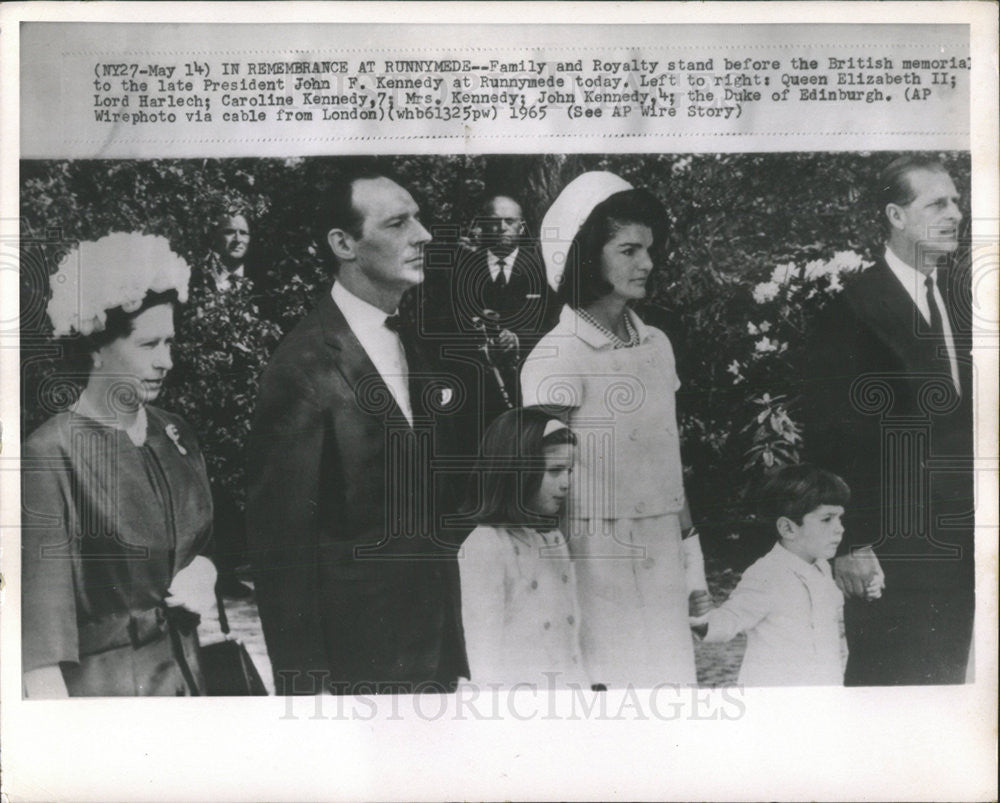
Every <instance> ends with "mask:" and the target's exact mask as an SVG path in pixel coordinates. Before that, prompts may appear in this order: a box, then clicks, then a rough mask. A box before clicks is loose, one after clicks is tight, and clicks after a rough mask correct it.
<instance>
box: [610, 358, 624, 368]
mask: <svg viewBox="0 0 1000 803" xmlns="http://www.w3.org/2000/svg"><path fill="white" fill-rule="evenodd" d="M611 367H612V368H614V369H615V370H616V371H620V370H621V369H622V362H621V360H612V361H611Z"/></svg>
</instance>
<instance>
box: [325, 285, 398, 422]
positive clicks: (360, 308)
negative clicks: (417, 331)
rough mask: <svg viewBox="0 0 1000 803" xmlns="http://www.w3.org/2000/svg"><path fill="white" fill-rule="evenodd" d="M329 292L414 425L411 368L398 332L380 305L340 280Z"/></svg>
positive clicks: (393, 395)
mask: <svg viewBox="0 0 1000 803" xmlns="http://www.w3.org/2000/svg"><path fill="white" fill-rule="evenodd" d="M330 295H331V297H332V298H333V301H334V303H335V304H336V305H337V306H338V307H339V308H340V311H341V312H342V313H343V314H344V317H345V318H346V319H347V325H348V326H350V327H351V331H352V332H354V335H355V337H357V339H358V340H359V341H360V343H361V347H362V348H363V349H364V350H365V352H366V353H367V354H368V357H369V359H371V361H372V364H373V365H374V366H375V368H376V369H377V370H378V372H379V375H380V376H381V377H382V380H383V381H384V382H385V384H386V385H387V386H388V388H389V392H390V393H392V397H393V398H394V399H395V400H396V404H398V405H399V409H400V410H402V411H403V415H405V416H406V420H407V421H408V422H409V423H410V425H411V426H412V425H413V408H412V407H411V406H410V386H409V376H410V371H409V367H408V365H407V363H406V352H405V351H404V350H403V343H402V342H401V341H400V339H399V335H398V334H396V333H395V332H393V331H392V330H391V329H389V328H388V327H387V326H386V325H385V319H386V318H387V317H388V316H387V315H386V314H385V313H384V312H383V311H382V310H380V309H379V308H378V307H375V306H373V305H371V304H369V303H368V302H367V301H362V300H361V299H360V298H358V297H357V296H356V295H354V294H353V293H352V292H351V291H350V290H348V289H346V288H345V287H344V286H343V285H342V284H341V283H340V282H334V284H333V289H332V290H331V291H330Z"/></svg>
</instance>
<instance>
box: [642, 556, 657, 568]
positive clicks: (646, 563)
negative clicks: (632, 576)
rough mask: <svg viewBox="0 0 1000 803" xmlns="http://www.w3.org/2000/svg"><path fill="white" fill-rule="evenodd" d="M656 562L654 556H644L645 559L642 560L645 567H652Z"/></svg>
mask: <svg viewBox="0 0 1000 803" xmlns="http://www.w3.org/2000/svg"><path fill="white" fill-rule="evenodd" d="M655 564H656V561H655V560H653V559H652V558H644V559H643V561H642V568H643V569H652V568H653V566H654V565H655Z"/></svg>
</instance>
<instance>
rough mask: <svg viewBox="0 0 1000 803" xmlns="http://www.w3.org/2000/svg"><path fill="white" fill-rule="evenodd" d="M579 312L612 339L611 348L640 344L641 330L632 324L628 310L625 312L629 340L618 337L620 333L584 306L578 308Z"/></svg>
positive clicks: (624, 347)
mask: <svg viewBox="0 0 1000 803" xmlns="http://www.w3.org/2000/svg"><path fill="white" fill-rule="evenodd" d="M577 314H578V315H579V316H580V317H581V318H583V319H584V320H585V321H586V322H587V323H589V324H590V325H591V326H594V327H596V328H597V329H599V330H600V331H601V333H602V334H604V335H606V336H607V338H608V339H609V340H610V341H611V348H613V349H628V348H634V347H635V346H638V345H639V332H638V330H637V329H636V328H635V326H633V325H632V318H631V316H630V315H629V314H628V312H626V313H625V331H626V333H627V334H628V340H622V339H621V338H620V337H618V335H616V334H615V333H614V332H612V331H611V330H610V329H608V328H607V327H606V326H604V325H603V324H601V323H599V322H598V321H597V319H596V318H594V316H593V315H591V314H590V313H589V312H587V311H586V310H585V309H582V308H580V309H577Z"/></svg>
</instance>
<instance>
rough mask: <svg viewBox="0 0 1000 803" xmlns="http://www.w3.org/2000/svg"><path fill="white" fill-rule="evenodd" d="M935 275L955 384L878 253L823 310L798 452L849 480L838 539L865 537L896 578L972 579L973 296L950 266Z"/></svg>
mask: <svg viewBox="0 0 1000 803" xmlns="http://www.w3.org/2000/svg"><path fill="white" fill-rule="evenodd" d="M938 283H939V287H940V290H941V294H942V296H943V297H944V299H945V305H946V308H947V310H948V317H949V322H950V324H951V327H952V330H953V334H954V341H955V349H956V356H957V359H958V365H959V379H960V387H961V394H960V395H959V394H957V393H956V391H955V389H954V385H953V382H952V378H951V371H950V364H949V360H948V354H947V351H946V349H945V345H944V341H943V340H938V339H935V338H932V337H931V336H930V334H929V333H928V331H927V327H926V325H925V324H924V323H923V319H922V318H921V316H920V313H919V311H918V310H917V308H916V305H915V304H914V303H913V300H912V299H911V298H910V296H909V294H908V293H907V292H906V290H905V289H904V288H903V287H902V285H901V284H900V283H899V281H898V280H897V279H896V277H895V275H894V274H893V273H892V271H891V270H890V269H889V267H888V265H886V264H885V262H884V260H881V259H880V260H879V261H878V263H877V264H876V265H875V266H874V267H872V268H870V269H868V270H866V271H865V272H864V273H863V274H862V275H861V277H860V278H859V279H858V280H857V281H855V282H853V283H852V284H850V285H849V286H848V287H847V289H846V290H845V291H844V293H843V294H842V295H841V296H840V297H839V298H838V299H836V300H835V301H834V302H833V303H831V305H830V306H829V307H828V308H827V310H826V311H825V315H824V316H823V319H822V321H821V323H820V326H819V336H818V340H817V342H816V344H815V347H814V349H813V350H812V351H813V354H814V356H815V360H814V363H813V366H812V370H811V371H810V372H809V374H808V381H807V382H806V388H805V391H806V392H805V398H806V405H805V410H804V418H805V425H806V427H805V441H806V446H807V454H808V456H809V457H810V459H811V460H812V461H813V462H815V463H817V464H819V465H820V466H822V467H824V468H828V469H830V470H832V471H835V472H836V473H838V474H840V475H841V476H842V477H844V479H845V480H847V482H848V484H849V485H850V486H851V491H852V498H851V503H850V505H849V507H848V515H847V517H846V519H847V525H846V526H847V530H846V532H845V537H844V542H843V544H842V550H847V549H850V548H851V547H854V546H860V545H865V544H872V545H874V548H875V551H876V554H877V555H878V556H879V559H880V561H881V563H882V566H883V570H884V571H885V573H886V582H887V585H888V584H890V583H892V584H893V585H894V586H895V587H897V588H911V589H921V588H930V587H955V586H963V587H964V586H968V587H969V588H971V585H968V584H969V583H971V576H972V575H971V571H972V510H973V500H972V486H973V483H972V470H971V469H972V449H973V440H972V381H971V380H972V377H971V348H970V347H971V341H970V338H969V330H970V329H969V322H970V310H971V295H970V291H969V283H968V275H967V273H966V272H963V271H961V270H960V269H958V268H951V269H946V270H940V269H939V271H938ZM921 289H922V288H921Z"/></svg>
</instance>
